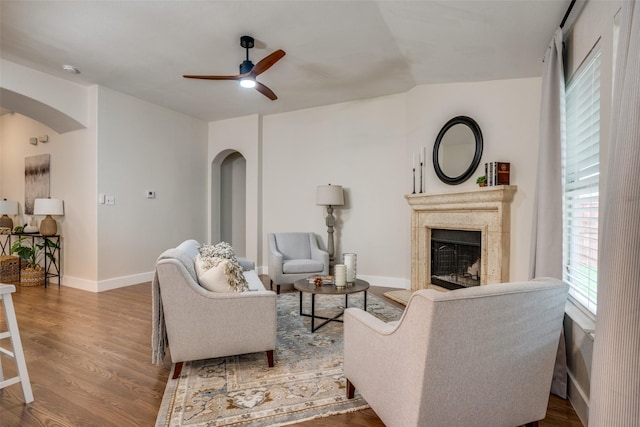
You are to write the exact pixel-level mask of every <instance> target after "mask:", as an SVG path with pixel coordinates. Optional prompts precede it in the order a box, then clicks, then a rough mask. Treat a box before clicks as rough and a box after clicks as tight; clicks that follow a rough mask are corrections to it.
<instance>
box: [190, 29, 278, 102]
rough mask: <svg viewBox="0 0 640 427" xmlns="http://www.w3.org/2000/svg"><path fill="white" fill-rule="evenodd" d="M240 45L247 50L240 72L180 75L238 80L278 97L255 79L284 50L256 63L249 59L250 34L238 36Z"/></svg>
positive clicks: (251, 38)
mask: <svg viewBox="0 0 640 427" xmlns="http://www.w3.org/2000/svg"><path fill="white" fill-rule="evenodd" d="M240 46H242V47H243V48H244V49H246V50H247V59H245V60H244V61H242V64H240V74H238V75H235V76H197V75H191V74H187V75H183V76H182V77H184V78H187V79H204V80H238V81H239V82H240V85H241V86H242V87H248V88H252V87H255V88H256V90H257V91H258V92H260V93H261V94H263V95H264V96H266V97H267V98H269V99H270V100H272V101H275V100H276V99H278V97H277V96H276V94H275V93H273V91H272V90H271V89H269V88H268V87H267V86H265V85H263V84H262V83H260V82H258V81H256V77H257V76H258V75H259V74H262V73H264V72H265V71H267V70H268V69H269V68H271V66H272V65H273V64H275V63H276V62H278V61H279V60H280V59H282V57H283V56H284V55H285V54H286V53H285V51H284V50H282V49H278V50H276V51H275V52H273V53H271V54H269V55H267V56H265V57H264V58H262V59H261V60H260V61H258V63H257V64H256V65H253V62H251V61H250V60H249V49H251V48H253V46H254V40H253V37H250V36H242V37H240Z"/></svg>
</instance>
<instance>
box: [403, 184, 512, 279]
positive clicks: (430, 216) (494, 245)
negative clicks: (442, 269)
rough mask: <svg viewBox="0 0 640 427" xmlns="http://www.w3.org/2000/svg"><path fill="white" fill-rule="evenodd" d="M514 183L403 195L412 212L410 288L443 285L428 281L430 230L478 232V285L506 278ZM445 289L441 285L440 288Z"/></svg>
mask: <svg viewBox="0 0 640 427" xmlns="http://www.w3.org/2000/svg"><path fill="white" fill-rule="evenodd" d="M516 190H517V187H516V186H515V185H502V186H496V187H485V188H479V189H476V190H468V191H458V192H451V193H439V194H427V193H422V194H408V195H405V198H406V199H407V202H408V203H409V205H410V207H411V209H412V213H411V290H412V291H416V290H419V289H428V288H434V289H443V288H442V287H440V286H438V285H436V284H434V283H432V281H431V238H432V230H436V229H438V230H440V229H444V230H464V231H479V232H480V235H481V237H480V274H479V281H480V285H486V284H489V283H501V282H507V281H509V246H510V239H511V202H512V201H513V195H514V193H515V192H516ZM443 290H444V289H443Z"/></svg>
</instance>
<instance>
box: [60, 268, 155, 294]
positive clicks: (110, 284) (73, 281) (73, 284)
mask: <svg viewBox="0 0 640 427" xmlns="http://www.w3.org/2000/svg"><path fill="white" fill-rule="evenodd" d="M151 280H153V272H152V271H150V272H147V273H139V274H133V275H131V276H122V277H115V278H113V279H106V280H100V281H93V280H86V279H80V278H77V277H69V276H63V277H62V285H64V286H68V287H70V288H75V289H81V290H83V291H89V292H104V291H110V290H111V289H117V288H124V287H126V286H131V285H137V284H139V283H144V282H150V281H151ZM51 285H52V284H50V285H49V286H51Z"/></svg>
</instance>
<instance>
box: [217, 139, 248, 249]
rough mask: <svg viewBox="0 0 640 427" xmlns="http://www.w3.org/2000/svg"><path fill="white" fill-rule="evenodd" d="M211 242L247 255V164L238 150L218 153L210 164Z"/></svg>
mask: <svg viewBox="0 0 640 427" xmlns="http://www.w3.org/2000/svg"><path fill="white" fill-rule="evenodd" d="M211 180H212V183H211V184H212V189H213V191H212V206H211V213H212V215H211V230H212V233H211V241H212V243H217V242H221V241H224V242H227V243H229V244H230V245H231V246H232V247H233V249H234V251H235V253H236V255H237V256H245V255H246V217H247V215H246V181H247V161H246V159H245V158H244V157H243V156H242V154H240V153H239V152H237V151H231V150H227V151H224V152H222V153H220V154H219V155H218V156H217V157H216V159H214V161H213V164H212V174H211Z"/></svg>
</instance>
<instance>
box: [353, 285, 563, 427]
mask: <svg viewBox="0 0 640 427" xmlns="http://www.w3.org/2000/svg"><path fill="white" fill-rule="evenodd" d="M567 291H568V286H567V285H566V284H564V283H562V282H561V281H559V280H556V279H548V278H544V279H536V280H533V281H528V282H518V283H515V282H514V283H502V284H495V285H485V286H478V287H474V288H468V289H461V290H456V291H451V292H446V293H443V292H438V291H435V290H421V291H417V292H415V293H414V294H413V295H412V296H411V298H410V300H409V303H408V305H407V307H406V309H405V312H404V314H403V316H402V318H401V319H400V320H399V321H397V322H390V323H384V322H382V321H381V320H379V319H377V318H375V317H373V316H372V315H370V314H369V313H366V312H364V311H362V310H360V309H357V308H349V309H347V310H346V311H345V314H344V373H345V377H346V378H347V397H348V398H353V395H354V392H355V390H356V389H357V390H358V392H359V393H360V394H361V395H362V397H363V398H364V399H365V400H366V401H367V402H368V403H369V405H370V406H371V408H373V410H374V411H375V412H376V413H377V414H378V416H379V417H380V419H381V420H382V422H384V423H385V425H386V426H387V427H394V426H399V427H410V426H420V427H429V426H433V427H442V426H447V427H449V426H465V427H468V426H505V427H506V426H510V427H514V426H519V425H523V424H527V425H536V424H537V421H538V420H540V419H543V418H544V417H545V415H546V411H547V405H548V400H549V389H550V385H551V378H552V375H553V366H554V361H555V357H556V351H557V348H558V339H559V337H560V330H561V328H562V320H563V315H564V306H565V303H566V298H567Z"/></svg>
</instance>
